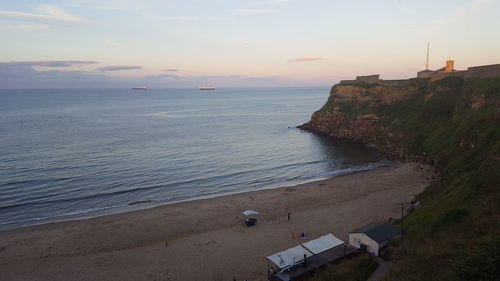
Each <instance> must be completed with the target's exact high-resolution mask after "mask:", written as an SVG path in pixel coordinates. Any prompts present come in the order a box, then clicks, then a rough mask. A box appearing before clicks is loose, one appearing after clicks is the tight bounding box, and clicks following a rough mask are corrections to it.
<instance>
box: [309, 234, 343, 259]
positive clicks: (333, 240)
mask: <svg viewBox="0 0 500 281" xmlns="http://www.w3.org/2000/svg"><path fill="white" fill-rule="evenodd" d="M342 244H344V241H342V240H340V239H338V238H337V237H335V236H333V235H332V234H331V233H330V234H327V235H325V236H321V237H320V238H317V239H314V240H311V241H309V242H306V243H304V244H302V246H304V247H305V248H306V249H307V250H309V251H311V252H312V253H313V254H319V253H321V252H324V251H326V250H329V249H331V248H334V247H337V246H339V245H342Z"/></svg>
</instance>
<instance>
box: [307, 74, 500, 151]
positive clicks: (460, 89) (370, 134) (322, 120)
mask: <svg viewBox="0 0 500 281" xmlns="http://www.w3.org/2000/svg"><path fill="white" fill-rule="evenodd" d="M492 81H499V79H474V80H468V81H466V80H464V79H462V78H458V77H449V78H446V79H443V80H441V81H436V82H434V83H431V84H429V85H427V83H423V85H424V86H421V87H418V86H417V85H418V83H415V84H409V85H406V86H398V85H384V84H366V83H357V84H356V83H354V84H337V85H335V86H333V87H332V89H331V91H330V96H329V98H328V101H327V102H326V104H325V105H324V106H323V107H322V108H321V109H320V110H318V111H316V112H314V114H313V115H312V117H311V120H310V121H309V122H307V123H305V124H303V125H300V126H298V127H299V128H300V129H303V130H305V131H311V132H315V133H319V134H324V135H329V136H334V137H338V138H342V139H348V140H351V141H355V142H360V143H363V144H365V145H367V146H369V147H374V148H376V149H378V150H380V151H382V152H384V153H386V154H387V155H390V156H393V157H398V158H415V157H418V158H426V159H427V160H429V161H432V159H430V158H429V157H424V156H427V155H428V152H427V153H426V151H425V150H422V149H419V148H418V147H415V146H419V145H418V143H415V140H412V139H411V138H412V135H413V133H414V132H410V131H409V130H412V129H410V128H409V127H411V126H412V125H416V126H417V127H422V126H418V124H416V123H418V119H420V121H422V122H425V120H428V119H429V117H432V116H434V117H435V120H433V121H432V122H436V121H442V119H443V118H447V117H452V115H453V114H457V113H458V114H460V113H464V112H467V111H468V110H472V111H480V110H482V109H484V108H485V107H487V106H488V107H489V108H493V107H496V108H498V97H497V96H496V95H494V94H491V93H488V92H487V90H486V92H485V91H483V90H481V87H482V88H484V85H483V84H488V83H490V82H491V83H494V82H492ZM497 83H498V82H497ZM481 85H482V86H481ZM476 87H478V89H476ZM405 113H408V114H405ZM426 114H429V115H426ZM412 118H413V119H417V120H411V119H412ZM412 121H413V122H412ZM417 138H418V136H417ZM465 142H466V141H465Z"/></svg>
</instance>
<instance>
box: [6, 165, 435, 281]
mask: <svg viewBox="0 0 500 281" xmlns="http://www.w3.org/2000/svg"><path fill="white" fill-rule="evenodd" d="M414 167H415V164H414V163H393V164H391V165H390V166H386V167H379V168H376V169H373V170H370V171H365V172H360V173H356V174H351V175H345V176H337V177H334V178H331V179H326V180H322V181H316V182H311V183H306V184H301V185H297V186H293V187H282V188H277V189H271V190H261V191H254V192H247V193H241V194H235V195H228V196H222V197H217V198H211V199H203V200H195V201H190V202H182V203H176V204H169V205H164V206H159V207H155V208H151V209H146V210H140V211H133V212H128V213H121V214H116V215H108V216H102V217H97V218H90V219H81V220H74V221H65V222H57V223H50V224H44V225H38V226H30V227H24V228H20V229H14V230H8V231H3V232H0V280H12V281H14V280H54V281H56V280H82V281H83V280H96V281H97V280H122V281H123V280H171V281H183V280H189V281H197V280H233V278H235V279H236V280H245V279H247V280H266V279H267V261H266V260H265V258H264V257H265V256H267V255H270V254H273V253H275V252H278V251H282V250H285V249H287V248H289V247H293V246H296V245H298V244H300V243H303V242H306V241H308V240H309V239H315V238H317V237H319V236H322V235H325V234H327V233H332V234H333V235H335V236H337V237H339V238H340V239H342V240H344V241H347V240H348V239H347V237H348V233H349V231H351V230H353V229H355V228H358V227H360V226H362V225H364V224H367V223H370V222H374V221H386V220H388V219H389V218H391V217H392V218H398V217H399V216H400V215H401V202H403V201H406V202H409V201H410V200H412V199H413V198H414V196H415V195H416V194H418V193H420V192H421V191H422V190H423V189H424V188H425V187H426V186H427V185H428V184H429V179H430V178H431V177H432V169H431V168H430V167H425V166H424V169H423V170H418V171H416V170H415V169H414ZM246 209H253V210H257V211H259V212H260V213H261V214H260V215H259V216H258V222H257V224H256V226H254V227H246V226H245V225H244V224H243V215H242V214H241V212H242V211H244V210H246ZM288 212H290V213H291V219H290V221H288V219H287V214H288ZM301 232H305V233H307V234H308V236H307V239H300V238H299V237H298V236H299V235H298V233H301ZM166 242H168V244H167V243H166Z"/></svg>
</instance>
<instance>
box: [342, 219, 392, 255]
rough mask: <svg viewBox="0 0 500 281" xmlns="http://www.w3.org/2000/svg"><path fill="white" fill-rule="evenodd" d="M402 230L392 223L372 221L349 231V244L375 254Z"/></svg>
mask: <svg viewBox="0 0 500 281" xmlns="http://www.w3.org/2000/svg"><path fill="white" fill-rule="evenodd" d="M400 237H401V232H400V231H399V229H397V228H396V227H395V226H394V225H392V224H390V223H370V224H367V225H365V226H363V227H361V228H358V229H356V230H354V231H351V232H350V233H349V244H350V245H352V246H354V247H356V248H360V249H361V250H364V251H366V252H368V253H371V254H372V255H374V256H378V255H379V253H380V250H381V249H382V248H384V247H385V246H387V244H388V243H389V241H390V240H391V239H393V238H400Z"/></svg>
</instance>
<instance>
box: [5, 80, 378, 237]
mask: <svg viewBox="0 0 500 281" xmlns="http://www.w3.org/2000/svg"><path fill="white" fill-rule="evenodd" d="M328 92H329V89H328V88H268V89H217V90H216V91H199V90H197V89H162V90H160V89H158V90H148V91H132V90H128V89H113V90H109V89H106V90H96V89H91V90H81V89H78V90H68V89H65V90H0V136H1V142H0V229H8V228H13V227H18V226H22V225H29V224H37V223H42V222H48V221H53V220H63V219H69V218H75V217H79V216H89V215H100V214H105V213H114V212H122V211H126V210H132V209H138V208H147V207H151V206H154V205H158V204H162V203H167V202H173V201H179V200H186V199H193V198H199V197H204V196H215V195H218V194H224V193H234V192H241V191H247V190H256V189H261V188H269V187H276V186H280V185H291V184H297V183H300V182H305V181H310V180H313V179H319V178H324V177H329V176H332V175H335V174H341V173H347V172H350V171H353V170H362V169H370V168H372V167H374V166H377V165H380V163H381V162H377V155H375V154H374V153H373V152H370V151H367V150H366V149H364V148H363V147H361V146H358V145H353V144H349V143H345V142H340V141H335V140H332V139H330V138H327V137H320V136H316V135H312V134H309V133H304V132H301V131H300V130H298V129H295V128H294V127H295V126H296V125H298V124H302V123H304V122H306V121H308V120H309V118H310V116H311V114H312V112H314V111H315V110H317V109H319V108H320V107H321V106H322V105H323V104H324V102H325V101H326V99H327V97H328Z"/></svg>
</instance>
